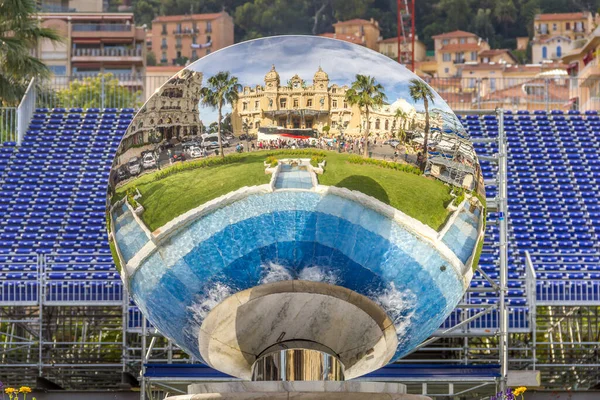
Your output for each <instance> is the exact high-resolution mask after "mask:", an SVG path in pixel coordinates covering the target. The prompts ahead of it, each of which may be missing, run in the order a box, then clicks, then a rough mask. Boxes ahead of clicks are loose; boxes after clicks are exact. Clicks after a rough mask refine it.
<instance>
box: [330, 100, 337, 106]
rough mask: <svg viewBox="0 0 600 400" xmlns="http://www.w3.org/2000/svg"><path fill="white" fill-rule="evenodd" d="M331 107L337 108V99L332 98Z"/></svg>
mask: <svg viewBox="0 0 600 400" xmlns="http://www.w3.org/2000/svg"><path fill="white" fill-rule="evenodd" d="M331 107H332V108H337V100H333V101H332V102H331Z"/></svg>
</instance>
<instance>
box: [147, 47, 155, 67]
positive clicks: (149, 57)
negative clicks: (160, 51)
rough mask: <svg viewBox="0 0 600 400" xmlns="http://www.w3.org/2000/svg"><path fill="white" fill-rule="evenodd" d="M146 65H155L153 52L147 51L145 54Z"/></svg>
mask: <svg viewBox="0 0 600 400" xmlns="http://www.w3.org/2000/svg"><path fill="white" fill-rule="evenodd" d="M146 65H148V66H149V67H154V66H155V65H156V54H154V52H153V51H149V52H148V53H147V54H146Z"/></svg>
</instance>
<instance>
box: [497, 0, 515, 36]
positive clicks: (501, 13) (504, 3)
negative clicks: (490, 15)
mask: <svg viewBox="0 0 600 400" xmlns="http://www.w3.org/2000/svg"><path fill="white" fill-rule="evenodd" d="M494 17H496V19H497V20H498V22H500V24H502V25H503V26H504V30H505V32H506V31H507V27H508V25H509V24H512V23H513V22H515V21H516V19H517V8H516V7H515V3H513V1H512V0H498V1H497V3H496V7H494Z"/></svg>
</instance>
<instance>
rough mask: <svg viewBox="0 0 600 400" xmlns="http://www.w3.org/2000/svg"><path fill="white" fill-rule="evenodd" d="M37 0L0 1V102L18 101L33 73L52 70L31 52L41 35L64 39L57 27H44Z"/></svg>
mask: <svg viewBox="0 0 600 400" xmlns="http://www.w3.org/2000/svg"><path fill="white" fill-rule="evenodd" d="M35 14H36V1H35V0H4V1H1V2H0V103H1V104H3V105H16V104H17V103H18V102H19V100H20V99H21V97H22V96H23V93H24V92H25V89H26V88H27V84H28V83H29V81H30V80H31V78H33V77H38V78H43V77H48V76H49V75H50V70H49V69H48V67H47V66H46V65H44V64H43V63H42V62H41V61H40V60H38V59H37V58H36V57H34V56H32V55H31V54H30V51H31V49H34V48H37V45H38V43H39V42H40V41H41V40H42V39H48V40H50V41H52V42H60V41H62V40H63V38H62V37H61V36H59V35H58V33H56V32H55V31H54V30H52V29H48V28H42V27H41V26H40V22H39V20H38V19H37V18H34V16H35Z"/></svg>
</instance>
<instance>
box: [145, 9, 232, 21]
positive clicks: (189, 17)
mask: <svg viewBox="0 0 600 400" xmlns="http://www.w3.org/2000/svg"><path fill="white" fill-rule="evenodd" d="M223 15H228V14H227V13H226V12H224V11H223V12H220V13H210V14H184V15H162V16H159V17H156V18H154V20H153V21H152V22H179V21H210V20H213V19H217V18H219V17H222V16H223Z"/></svg>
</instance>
